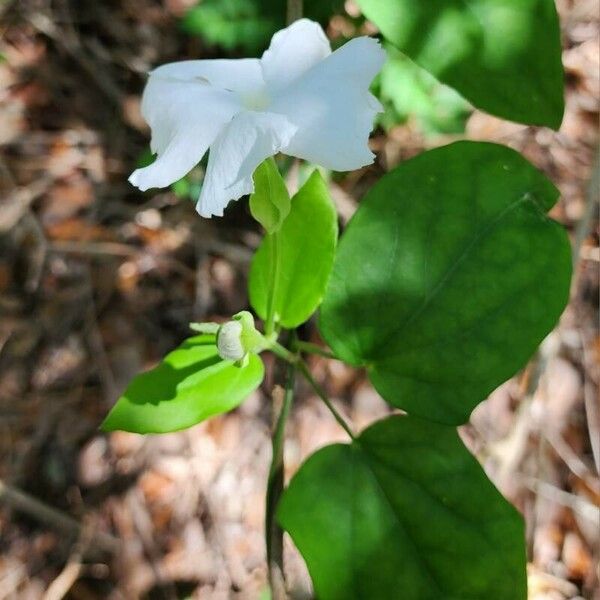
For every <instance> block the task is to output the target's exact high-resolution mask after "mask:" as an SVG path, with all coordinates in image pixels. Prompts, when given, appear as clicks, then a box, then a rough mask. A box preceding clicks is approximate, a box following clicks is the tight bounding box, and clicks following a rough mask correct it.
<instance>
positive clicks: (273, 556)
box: [265, 362, 296, 600]
mask: <svg viewBox="0 0 600 600" xmlns="http://www.w3.org/2000/svg"><path fill="white" fill-rule="evenodd" d="M295 374H296V365H295V364H294V363H291V362H289V363H288V364H287V373H286V379H285V391H284V390H282V389H281V388H279V387H277V388H275V390H274V391H273V412H274V417H275V415H276V414H277V412H278V414H277V417H276V418H274V419H273V434H272V445H273V456H272V459H271V467H270V469H269V478H268V482H267V499H266V514H265V539H266V544H267V564H268V569H269V585H270V587H271V594H272V598H273V600H285V599H286V598H287V594H286V591H285V577H284V568H283V566H284V565H283V529H281V527H280V526H279V524H278V523H277V520H276V518H275V511H276V509H277V504H278V503H279V499H280V498H281V495H282V494H283V483H284V475H285V473H284V456H283V447H284V441H285V424H286V422H287V418H288V415H289V413H290V409H291V406H292V401H293V397H294V382H295Z"/></svg>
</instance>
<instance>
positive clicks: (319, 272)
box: [249, 171, 338, 329]
mask: <svg viewBox="0 0 600 600" xmlns="http://www.w3.org/2000/svg"><path fill="white" fill-rule="evenodd" d="M337 230H338V228H337V214H336V211H335V207H334V206H333V203H332V201H331V198H330V196H329V190H328V188H327V184H326V183H325V181H323V178H322V177H321V175H320V174H319V172H318V171H315V172H314V173H313V174H312V175H311V176H310V178H309V179H308V181H307V182H306V183H305V184H304V185H303V186H302V188H301V189H300V191H299V192H298V193H297V194H296V195H295V196H294V197H293V198H292V209H291V211H290V214H289V215H288V217H287V218H286V220H285V221H284V222H283V225H282V227H281V229H280V230H279V231H278V232H277V233H276V234H274V235H266V236H265V238H264V239H263V241H262V243H261V245H260V247H259V248H258V250H257V252H256V255H255V256H254V260H253V261H252V266H251V269H250V281H249V291H250V302H251V304H252V307H253V308H254V310H255V311H256V313H257V314H258V315H259V316H260V317H261V318H262V319H266V318H267V313H268V309H269V291H270V290H273V298H272V303H273V309H274V312H275V321H276V322H278V323H279V324H280V325H281V326H283V327H286V328H289V329H292V328H294V327H297V326H298V325H300V324H302V323H304V321H306V320H307V319H308V318H309V317H310V316H311V315H312V313H313V312H314V311H315V310H316V309H317V307H318V306H319V304H320V303H321V299H322V297H323V293H324V292H325V287H326V286H327V280H328V279H329V275H330V273H331V267H332V265H333V258H334V255H335V246H336V242H337ZM273 256H275V257H276V260H275V263H273V260H272V257H273Z"/></svg>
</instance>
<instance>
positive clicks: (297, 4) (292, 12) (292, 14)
mask: <svg viewBox="0 0 600 600" xmlns="http://www.w3.org/2000/svg"><path fill="white" fill-rule="evenodd" d="M302 9H303V7H302V0H288V3H287V22H288V25H291V24H292V23H293V22H294V21H297V20H298V19H301V18H302V13H303V10H302Z"/></svg>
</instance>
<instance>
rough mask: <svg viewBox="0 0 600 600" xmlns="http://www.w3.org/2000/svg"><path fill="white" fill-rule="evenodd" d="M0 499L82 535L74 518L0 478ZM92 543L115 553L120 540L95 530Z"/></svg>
mask: <svg viewBox="0 0 600 600" xmlns="http://www.w3.org/2000/svg"><path fill="white" fill-rule="evenodd" d="M0 501H3V502H6V504H8V505H9V506H10V507H11V508H13V509H15V510H17V511H20V512H22V513H25V514H27V515H29V516H30V517H33V518H34V519H37V520H38V521H41V522H42V523H45V524H46V525H49V526H51V527H54V528H55V529H59V530H61V531H63V532H64V533H66V534H69V535H72V536H73V537H77V538H80V537H81V536H82V530H83V528H82V525H81V524H80V523H78V522H77V521H76V520H75V519H73V518H72V517H70V516H69V515H67V514H65V513H63V512H62V511H60V510H58V509H56V508H53V507H52V506H48V505H47V504H44V503H43V502H42V501H41V500H38V499H37V498H34V497H33V496H30V495H29V494H26V493H25V492H22V491H21V490H19V489H17V488H14V487H12V486H9V485H7V484H5V483H4V482H3V481H2V480H1V479H0ZM93 545H94V546H96V548H98V549H100V550H104V551H107V552H111V553H115V552H116V551H117V550H118V549H119V547H120V542H119V540H118V539H117V538H115V537H113V536H112V535H109V534H107V533H102V532H95V533H94V537H93Z"/></svg>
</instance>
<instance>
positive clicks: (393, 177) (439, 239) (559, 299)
mask: <svg viewBox="0 0 600 600" xmlns="http://www.w3.org/2000/svg"><path fill="white" fill-rule="evenodd" d="M557 197H558V191H557V190H556V188H555V187H554V186H553V185H552V184H551V183H550V182H549V181H548V180H547V179H546V178H545V177H544V176H543V175H542V174H541V173H539V172H538V171H537V170H536V169H534V168H533V167H532V165H530V164H529V163H528V162H527V161H526V160H525V159H524V158H523V157H522V156H521V155H520V154H518V153H517V152H515V151H514V150H511V149H509V148H506V147H503V146H498V145H495V144H486V143H476V142H459V143H456V144H451V145H449V146H445V147H442V148H438V149H435V150H431V151H429V152H425V153H423V154H421V155H420V156H418V157H417V158H414V159H412V160H410V161H407V162H405V163H403V164H402V165H400V166H399V167H398V168H397V169H395V170H394V171H392V172H391V173H388V174H387V175H386V176H384V177H383V178H382V179H381V180H380V181H379V183H378V184H377V185H375V186H374V187H373V188H372V189H371V190H370V191H369V193H368V194H367V195H366V197H365V199H364V200H363V201H362V203H361V205H360V207H359V209H358V211H357V212H356V214H355V215H354V217H353V218H352V220H351V221H350V224H349V226H348V229H347V230H346V232H345V234H344V236H343V237H342V240H341V241H340V244H339V248H338V252H337V257H336V262H335V265H334V269H333V273H332V275H331V279H330V283H329V287H328V290H327V293H326V295H325V298H324V300H323V306H322V308H321V319H320V329H321V332H322V334H323V338H324V339H325V340H326V341H327V342H328V344H329V346H330V348H331V349H332V350H333V351H334V352H335V354H336V355H337V356H339V357H340V358H342V359H344V360H345V361H347V362H349V363H351V364H354V365H364V366H366V367H367V370H368V375H369V378H370V379H371V382H372V383H373V385H374V386H375V388H376V389H377V390H378V391H379V393H380V394H381V395H382V396H383V398H385V399H386V400H387V401H388V402H390V403H391V404H393V405H394V406H397V407H399V408H403V409H405V410H406V411H408V412H409V413H410V414H414V415H417V416H420V417H423V418H427V419H432V420H434V421H440V422H443V423H450V424H459V423H463V422H465V421H466V420H467V419H468V416H469V414H470V412H471V411H472V409H473V408H474V407H475V406H476V405H477V404H478V403H479V402H481V401H482V400H484V399H485V398H486V397H487V395H488V394H489V393H490V392H491V391H492V390H493V389H494V388H495V387H497V386H498V385H500V384H501V383H502V382H503V381H505V380H506V379H508V378H509V377H511V376H512V375H514V373H516V372H517V371H518V370H519V369H520V368H521V367H523V366H524V364H525V363H526V361H527V360H528V359H529V358H530V357H531V355H532V354H533V352H534V351H535V349H536V348H537V346H538V344H539V343H540V342H541V341H542V339H543V338H544V337H545V336H546V335H547V334H548V333H549V332H550V331H551V329H552V328H553V326H554V325H555V323H556V321H557V319H558V317H559V316H560V314H561V312H562V311H563V309H564V307H565V304H566V302H567V300H568V296H569V284H570V277H571V253H570V247H569V241H568V238H567V235H566V233H565V231H564V229H563V227H562V226H560V225H559V224H558V223H556V222H555V221H553V220H551V219H550V218H548V216H547V215H546V211H547V210H548V209H549V208H550V207H551V206H552V205H553V204H554V202H555V201H556V199H557Z"/></svg>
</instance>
